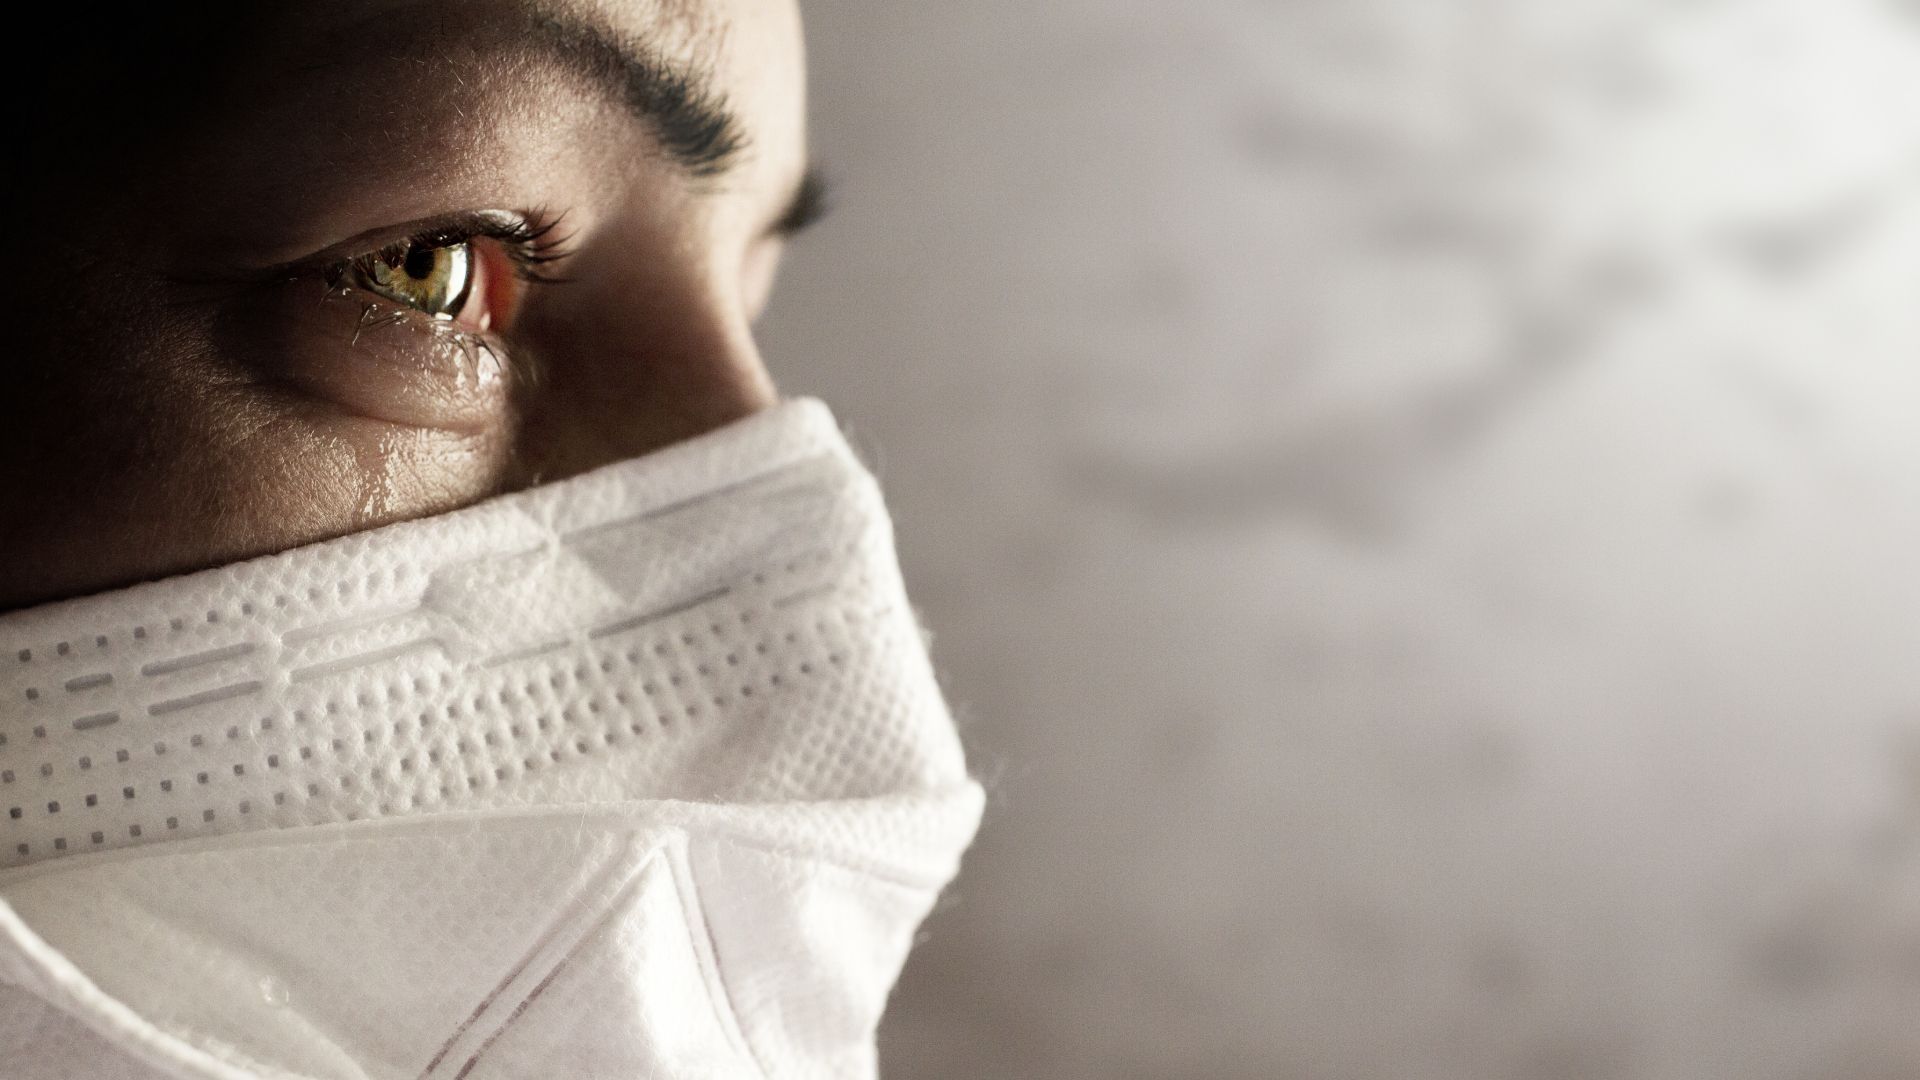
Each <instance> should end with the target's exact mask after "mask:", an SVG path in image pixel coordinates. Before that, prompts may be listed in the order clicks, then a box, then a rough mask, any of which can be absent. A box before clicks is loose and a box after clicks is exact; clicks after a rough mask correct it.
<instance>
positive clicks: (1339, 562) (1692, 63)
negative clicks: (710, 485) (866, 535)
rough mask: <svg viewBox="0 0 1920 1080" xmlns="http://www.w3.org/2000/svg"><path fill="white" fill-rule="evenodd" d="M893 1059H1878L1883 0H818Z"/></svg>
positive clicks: (825, 350)
mask: <svg viewBox="0 0 1920 1080" xmlns="http://www.w3.org/2000/svg"><path fill="white" fill-rule="evenodd" d="M805 6H806V9H807V12H808V16H809V20H810V29H809V33H810V49H811V52H812V65H813V86H814V95H815V96H814V101H813V116H814V124H815V141H816V144H817V149H818V152H819V156H820V157H821V159H822V160H823V161H824V162H825V163H826V164H827V165H828V166H829V167H830V169H831V170H832V172H833V173H834V174H835V175H836V176H837V177H838V178H839V180H840V189H839V202H840V208H839V212H838V214H837V216H836V217H835V218H834V219H832V220H831V221H830V222H829V223H828V224H827V225H825V226H823V227H822V229H821V231H820V232H819V233H818V234H817V235H816V236H812V237H809V238H808V239H807V240H806V241H804V242H803V243H802V244H801V245H800V246H799V247H798V248H797V250H796V251H795V252H794V253H793V256H792V259H791V262H790V263H789V267H788V271H787V276H786V278H785V280H784V282H783V286H782V291H781V293H780V295H779V297H778V299H777V301H776V304H775V307H774V309H773V311H772V312H771V313H770V315H769V316H768V318H767V320H766V323H765V326H764V334H763V338H762V344H763V346H764V348H765V350H766V352H767V355H768V356H769V358H770V360H771V361H772V363H773V365H774V368H775V371H776V373H777V374H778V376H779V377H780V378H781V379H782V381H783V383H784V384H785V386H786V388H787V389H788V390H790V391H798V392H806V393H815V394H819V395H821V396H823V397H825V398H827V399H828V400H829V401H830V402H832V403H833V404H834V406H835V407H836V409H837V410H838V412H839V414H840V416H841V419H842V421H843V422H844V423H845V424H847V425H848V426H849V427H850V428H851V430H852V432H853V434H854V435H855V437H856V440H857V442H858V443H859V444H860V445H861V446H863V447H864V448H865V449H866V451H867V452H868V453H869V454H870V455H871V457H872V459H873V460H874V461H875V463H876V464H877V466H878V470H879V472H880V474H881V477H882V479H883V481H884V482H885V483H886V484H887V485H888V487H889V491H890V495H891V499H892V502H893V505H894V507H895V510H896V514H897V518H898V528H899V534H900V538H901V543H902V549H903V559H904V562H905V567H906V572H907V576H908V579H909V584H910V586H911V587H912V589H913V590H914V594H915V596H916V598H917V601H918V602H919V604H920V605H921V606H922V608H923V610H924V613H925V616H926V619H927V621H928V623H929V625H930V627H931V628H932V631H933V634H934V649H935V656H936V659H937V661H938V663H939V664H940V666H941V668H942V673H943V677H944V680H945V683H946V685H947V688H948V691H949V693H950V695H951V696H952V697H953V699H954V701H955V702H956V704H957V706H958V708H959V710H960V712H961V715H962V722H963V725H964V728H965V730H966V733H967V735H968V737H969V740H970V743H971V746H972V749H973V753H974V760H975V764H976V768H977V769H978V770H979V771H980V772H981V774H982V775H983V776H984V777H985V778H986V779H987V780H988V781H989V783H990V785H991V787H992V791H993V803H992V805H991V807H990V809H989V813H988V818H987V822H986V826H985V828H984V831H983V832H982V833H981V836H980V839H979V842H978V844H977V845H976V847H975V849H974V851H973V852H972V854H971V855H970V857H969V862H968V865H967V868H966V871H965V873H964V875H963V876H962V878H961V879H960V882H959V883H958V884H957V885H956V887H955V888H954V890H953V892H952V894H951V896H950V897H949V898H948V900H947V901H946V902H945V903H944V904H943V906H942V907H941V909H940V910H939V911H938V912H937V913H936V915H935V916H934V918H933V919H932V920H931V921H930V922H929V924H928V927H927V931H926V934H925V939H924V942H923V944H922V945H921V947H920V949H919V951H918V952H917V953H916V954H915V956H914V958H913V960H912V961H911V962H910V964H909V966H908V970H907V974H906V976H905V978H904V980H903V982H902V984H901V988H900V990H899V992H898V994H897V995H896V997H895V1001H894V1005H893V1008H892V1012H891V1014H890V1016H889V1020H888V1022H887V1026H886V1027H885V1029H884V1031H883V1049H884V1055H885V1056H884V1058H883V1062H884V1064H885V1066H886V1068H887V1071H888V1074H889V1075H891V1076H894V1077H903V1078H927V1080H962V1078H965V1080H992V1078H999V1077H1044V1078H1052V1080H1093V1078H1100V1080H1115V1078H1117V1080H1132V1078H1141V1080H1147V1078H1181V1080H1185V1078H1194V1080H1200V1078H1206V1080H1288V1078H1296V1077H1300V1078H1315V1080H1319V1078H1326V1080H1372V1078H1404V1080H1617V1078H1634V1080H1640V1078H1649V1080H1652V1078H1658V1080H1669V1078H1670V1080H1712V1078H1719V1077H1729V1078H1734V1077H1737V1078H1742V1080H1753V1078H1758V1080H1774V1078H1779V1080H1814V1078H1838V1080H1899V1078H1906V1080H1911V1078H1914V1077H1920V1034H1917V1032H1920V1021H1916V1018H1917V1017H1920V649H1916V645H1920V574H1916V572H1915V570H1914V558H1915V552H1916V551H1920V424H1917V423H1916V416H1920V407H1917V406H1920V303H1916V299H1920V289H1917V286H1920V5H1916V4H1914V3H1912V2H1910V0H1909V2H1903V3H1896V2H1889V0H1875V2H1865V0H1861V2H1855V0H1807V2H1752V3H1731V2H1727V3H1716V2H1709V0H1695V2H1686V3H1682V2H1673V0H1670V2H1653V0H1284V2H1279V0H1276V2H1267V3H1254V2H1238V3H1236V2H1227V0H1205V2H1197V3H1182V4H1175V3H1164V2H1162V3H1147V2H1141V0H1101V2H1098V3H1095V2H1091V0H1056V2H1054V3H1051V4H1045V5H1033V4H1016V3H1011V2H1007V0H973V2H970V3H960V4H945V3H925V4H922V3H910V4H864V3H852V2H849V0H807V2H806V5H805Z"/></svg>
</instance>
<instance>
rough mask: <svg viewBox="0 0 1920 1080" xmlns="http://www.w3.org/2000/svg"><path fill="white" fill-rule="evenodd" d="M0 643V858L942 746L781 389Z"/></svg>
mask: <svg viewBox="0 0 1920 1080" xmlns="http://www.w3.org/2000/svg"><path fill="white" fill-rule="evenodd" d="M0 649H4V651H3V652H0V815H4V817H0V867H8V866H19V865H24V864H27V863H31V862H36V861H39V860H41V859H46V858H52V857H57V856H61V855H66V854H74V853H77V852H83V851H98V850H106V849H112V848H120V847H126V846H129V845H135V844H143V843H153V842H157V841H163V840H167V839H170V838H179V837H186V836H200V835H208V834H214V833H225V832H233V831H238V830H245V829H257V828H273V827H288V826H298V825H313V824H321V823H327V822H339V821H352V820H357V819H364V818H370V817H387V816H394V815H405V814H413V813H422V812H430V811H434V810H438V809H473V808H479V807H487V806H500V805H508V804H531V803H573V802H599V801H610V800H621V799H637V798H661V799H687V800H701V801H713V800H727V801H745V802H760V801H776V800H787V799H794V798H801V797H806V798H812V799H839V798H857V797H862V796H871V795H879V794H886V793H891V792H896V791H900V790H903V789H914V790H920V789H927V788H931V787H934V786H937V785H938V784H940V783H943V782H957V781H959V780H961V779H963V777H961V776H959V775H957V771H956V770H957V768H958V766H957V762H958V761H959V756H958V753H957V748H955V750H954V752H953V753H944V752H942V753H931V754H930V753H929V752H928V750H927V747H928V746H929V745H934V746H941V745H943V742H942V740H949V739H950V738H951V735H950V721H948V719H947V717H946V714H945V710H944V707H942V706H940V705H939V697H938V694H937V692H930V691H931V690H932V682H933V676H932V673H931V671H930V669H929V667H928V665H927V663H926V659H925V654H924V650H923V649H922V648H921V647H920V642H919V628H918V626H917V624H916V622H915V620H914V617H913V615H912V613H911V611H910V609H909V608H908V606H907V605H906V603H905V599H904V593H903V591H902V589H901V586H900V582H899V578H898V571H897V569H896V567H895V564H894V562H893V556H892V541H891V530H890V526H889V525H888V522H887V519H886V516H885V513H884V510H883V508H882V506H881V504H880V501H879V495H878V492H877V489H876V488H875V487H874V485H873V483H872V481H871V478H870V477H868V476H867V474H866V473H865V472H864V470H862V469H861V468H860V467H859V465H858V463H857V462H856V461H855V460H854V459H853V458H852V456H851V454H850V453H849V452H848V451H847V450H846V448H845V444H844V442H842V441H841V440H840V438H839V435H838V432H837V431H836V430H835V429H834V428H833V426H832V421H831V418H830V417H828V416H827V414H826V413H825V410H824V409H823V408H821V407H820V406H818V405H815V404H813V403H808V402H801V403H793V404H789V405H786V406H782V407H781V408H780V409H778V410H775V411H773V412H771V413H768V414H763V415H762V416H760V417H756V418H753V419H750V420H748V421H745V422H743V423H742V424H739V425H735V426H734V427H732V428H729V429H725V430H723V431H721V432H717V433H715V434H713V435H710V436H706V437H705V439H704V440H697V441H696V443H694V444H687V445H684V446H682V447H676V448H674V449H672V450H669V451H665V452H663V453H661V454H659V455H655V456H653V457H649V458H645V459H641V460H638V461H634V462H628V463H625V464H623V465H619V466H614V467H611V468H609V469H605V470H601V471H599V472H596V473H592V474H589V475H587V476H583V477H578V478H575V479H573V480H570V481H567V482H564V483H562V484H557V485H554V486H552V487H548V488H542V489H536V490H534V491H530V492H525V493H522V494H520V495H515V496H511V497H508V498H505V499H500V500H495V501H493V502H490V503H486V504H482V505H480V506H476V507H473V508H470V509H468V510H463V511H458V512H456V513H454V514H449V515H445V516H443V517H441V518H438V519H431V520H428V521H423V522H414V523H407V524H403V525H399V526H392V527H389V528H386V529H382V530H377V531H375V532H372V533H367V534H361V535H359V536H354V537H349V538H346V539H343V540H338V541H332V542H329V543H327V544H322V545H318V546H315V547H312V548H307V549H301V550H298V551H294V552H290V553H287V554H284V555H279V556H273V557H269V558H266V559H260V560H255V561H252V562H249V563H244V564H239V565H237V566H233V567H227V568H222V569H220V570H216V571H210V572H207V573H204V574H198V575H192V576H189V577H185V578H180V579H175V580H171V581H164V582H158V583H154V584H151V585H144V586H138V587H136V588H134V589H131V590H125V591H123V592H121V593H116V594H108V595H106V596H102V597H95V598H89V599H87V600H81V601H74V602H71V603H67V604H60V605H53V606H51V607H48V608H42V609H36V610H33V611H29V612H24V613H20V614H19V615H16V616H11V617H8V618H5V619H0ZM930 732H932V733H940V734H936V735H935V737H934V739H933V742H932V743H931V744H930V743H929V738H928V736H929V733H930Z"/></svg>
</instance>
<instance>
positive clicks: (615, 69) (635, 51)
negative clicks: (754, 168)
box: [518, 5, 747, 177]
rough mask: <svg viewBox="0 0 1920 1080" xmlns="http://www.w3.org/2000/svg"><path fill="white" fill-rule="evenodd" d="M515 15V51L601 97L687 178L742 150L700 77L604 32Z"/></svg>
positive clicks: (722, 167) (531, 13) (740, 135)
mask: <svg viewBox="0 0 1920 1080" xmlns="http://www.w3.org/2000/svg"><path fill="white" fill-rule="evenodd" d="M521 10H522V11H523V12H524V13H525V17H524V20H523V22H522V25H521V26H520V27H518V29H522V30H524V31H525V36H524V37H522V38H520V39H519V40H520V43H521V46H522V47H526V46H531V47H532V48H534V49H536V50H538V51H541V52H544V53H546V54H547V55H549V56H551V57H553V58H555V59H557V60H559V61H561V63H562V64H563V65H564V66H565V67H566V68H567V69H568V70H570V71H572V72H574V73H575V74H576V75H579V76H581V77H583V78H585V79H586V80H587V81H589V82H591V83H594V84H595V85H597V86H598V87H600V88H602V89H604V90H606V91H607V92H608V93H609V95H610V96H612V97H613V98H614V99H615V100H617V101H620V102H621V103H622V104H624V105H625V106H626V107H627V110H628V111H629V112H631V113H633V115H634V116H636V117H637V118H639V119H640V120H641V121H642V122H643V123H645V124H646V125H647V126H649V127H651V128H652V129H653V133H654V135H655V137H656V138H657V139H658V140H659V141H660V145H661V147H662V148H663V149H664V150H665V151H666V152H667V155H668V156H669V157H670V158H672V159H673V160H674V161H675V162H676V163H677V164H679V165H680V167H681V168H683V169H685V170H686V171H687V172H688V173H689V174H691V175H693V176H697V177H714V176H719V175H721V174H723V173H725V172H726V171H727V170H728V168H729V167H731V166H732V165H733V163H734V162H735V161H736V160H738V158H739V157H740V155H741V153H742V152H744V151H745V150H746V148H747V138H746V135H745V133H744V132H742V131H741V130H740V121H739V118H738V117H736V116H735V115H734V114H733V112H732V110H731V109H730V108H728V106H727V103H726V101H725V100H724V99H723V98H722V97H721V96H720V95H719V94H717V93H715V92H714V90H713V88H712V87H711V86H710V85H708V82H707V79H708V76H707V74H706V73H705V72H700V71H688V70H684V69H681V68H677V67H675V66H674V65H673V64H671V63H670V62H668V61H667V60H666V59H665V58H664V57H662V56H661V55H660V53H659V52H658V51H657V50H655V49H653V48H651V47H649V46H648V45H646V44H644V43H642V42H638V41H633V40H629V39H627V38H624V37H623V36H621V35H620V34H619V33H617V32H615V31H614V30H613V29H612V28H610V27H607V26H602V25H600V24H598V23H595V22H592V21H589V20H586V19H581V18H578V17H575V16H571V15H563V14H560V13H558V12H555V11H552V10H550V9H546V8H542V7H538V6H535V5H526V6H524V7H522V8H521Z"/></svg>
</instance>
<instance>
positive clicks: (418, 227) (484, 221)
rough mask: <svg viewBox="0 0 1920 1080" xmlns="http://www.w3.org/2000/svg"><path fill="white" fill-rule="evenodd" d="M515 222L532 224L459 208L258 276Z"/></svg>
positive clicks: (300, 272) (328, 266)
mask: <svg viewBox="0 0 1920 1080" xmlns="http://www.w3.org/2000/svg"><path fill="white" fill-rule="evenodd" d="M514 222H520V223H523V224H531V221H530V219H529V217H528V215H525V214H521V213H517V212H514V211H507V210H462V211H457V212H454V213H450V214H437V215H435V216H433V217H430V218H422V219H419V220H416V221H411V222H404V223H401V224H396V225H383V226H381V227H379V228H377V229H370V230H368V231H366V232H363V233H360V234H359V235H357V236H353V237H350V238H348V239H346V240H342V241H340V242H339V243H337V244H333V245H331V246H329V247H326V248H323V249H321V250H320V251H316V252H314V253H313V254H311V255H306V256H302V257H301V258H298V259H295V260H293V261H291V262H287V263H282V264H280V265H278V266H273V267H269V268H267V269H266V270H263V271H261V272H260V274H259V276H260V277H261V278H265V279H285V278H291V277H305V276H309V275H312V274H316V273H322V272H325V271H328V270H332V269H335V268H339V267H345V266H347V265H349V264H351V263H352V262H353V261H354V260H356V259H362V258H368V257H371V256H374V255H378V254H380V253H381V252H383V251H385V250H387V249H388V248H391V247H394V246H395V245H398V244H405V243H408V242H409V241H412V240H414V239H416V238H418V237H421V236H426V235H432V234H435V233H448V234H450V233H455V232H458V233H463V234H464V235H465V236H467V237H468V238H472V237H475V236H483V235H493V234H496V233H497V232H499V231H500V230H501V229H503V228H507V227H511V225H512V223H514ZM536 227H537V226H536Z"/></svg>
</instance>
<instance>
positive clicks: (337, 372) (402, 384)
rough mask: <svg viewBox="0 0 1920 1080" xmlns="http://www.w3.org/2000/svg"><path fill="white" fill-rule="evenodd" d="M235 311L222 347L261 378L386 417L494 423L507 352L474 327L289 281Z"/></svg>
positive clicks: (503, 406)
mask: <svg viewBox="0 0 1920 1080" xmlns="http://www.w3.org/2000/svg"><path fill="white" fill-rule="evenodd" d="M280 293H281V295H279V296H277V297H276V298H274V299H272V300H270V301H268V302H267V303H265V304H261V305H250V306H249V307H248V309H247V310H245V311H242V312H240V313H237V314H236V316H235V319H234V333H235V336H236V338H237V340H236V341H235V343H234V344H233V347H232V349H231V351H232V352H234V353H235V355H237V356H241V357H242V358H243V359H244V360H245V361H246V362H247V363H248V364H249V366H251V367H253V368H254V369H255V370H256V372H257V374H258V375H259V376H260V377H261V378H262V379H263V381H265V382H267V383H271V384H278V385H283V386H287V387H290V388H291V389H293V390H295V391H297V392H299V393H300V394H302V395H303V396H306V397H309V398H313V399H317V400H319V401H322V402H325V403H327V404H329V405H331V406H333V407H335V408H337V409H339V410H340V411H341V412H343V413H346V414H351V415H357V416H361V417H365V418H369V419H374V420H379V421H383V422H386V423H392V424H398V425H405V426H410V427H419V428H434V429H441V430H446V431H453V432H464V433H471V432H478V431H483V430H486V429H489V428H493V427H496V426H498V425H500V424H501V423H503V421H504V419H505V417H506V413H507V408H508V386H507V381H508V380H507V375H508V363H509V361H508V357H507V353H506V346H505V344H504V342H503V341H502V339H501V338H500V337H499V336H497V335H495V334H491V333H475V332H472V331H468V330H463V329H460V328H458V327H456V326H454V325H453V324H452V323H451V322H450V321H449V320H445V319H436V318H434V317H433V316H430V315H427V314H426V313H424V312H421V311H419V310H416V309H413V308H409V307H405V306H402V305H398V304H394V303H392V302H391V301H387V300H384V299H381V298H379V297H377V296H375V295H374V294H373V293H370V292H368V291H367V290H364V289H358V288H354V287H351V286H334V287H328V286H325V285H319V286H318V287H317V288H316V286H315V284H311V283H310V284H307V285H305V286H301V285H299V284H298V283H291V284H290V285H289V286H288V287H286V288H284V289H282V290H280Z"/></svg>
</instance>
